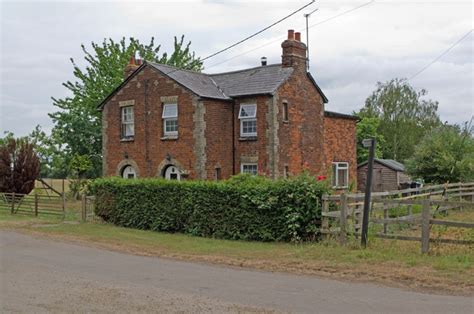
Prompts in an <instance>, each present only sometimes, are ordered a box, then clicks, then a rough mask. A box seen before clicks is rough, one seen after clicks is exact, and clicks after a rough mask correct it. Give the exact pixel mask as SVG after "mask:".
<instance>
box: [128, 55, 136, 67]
mask: <svg viewBox="0 0 474 314" xmlns="http://www.w3.org/2000/svg"><path fill="white" fill-rule="evenodd" d="M128 64H129V65H135V57H134V56H131V57H130V61H129V62H128Z"/></svg>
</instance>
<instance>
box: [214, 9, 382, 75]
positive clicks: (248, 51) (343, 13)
mask: <svg viewBox="0 0 474 314" xmlns="http://www.w3.org/2000/svg"><path fill="white" fill-rule="evenodd" d="M374 2H375V0H372V1H369V2H366V3H363V4H361V5H359V6H356V7H354V8H352V9H349V10H347V11H344V12H341V13H339V14H336V15H334V16H331V17H329V18H327V19H325V20H322V21H320V22H318V23H316V24H313V25H311V26H309V27H308V28H312V27H315V26H318V25H320V24H323V23H326V22H328V21H331V20H333V19H335V18H338V17H340V16H343V15H345V14H348V13H350V12H353V11H355V10H358V9H360V8H363V7H365V6H368V5H370V4H372V3H374ZM303 30H304V29H301V30H300V31H303ZM282 38H283V37H279V38H278V39H276V40H273V41H270V42H268V43H266V44H263V45H261V46H258V47H256V48H253V49H250V50H247V51H244V52H242V53H240V54H238V55H235V56H233V57H231V58H229V59H226V60H223V61H220V62H218V63H214V64H211V65H210V66H208V67H206V69H209V68H212V67H215V66H218V65H220V64H223V63H226V62H228V61H231V60H234V59H236V58H238V57H241V56H243V55H246V54H248V53H251V52H254V51H256V50H258V49H261V48H263V47H266V46H268V45H271V44H274V43H276V42H279V41H281V40H282ZM283 39H284V38H283Z"/></svg>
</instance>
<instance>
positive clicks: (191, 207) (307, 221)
mask: <svg viewBox="0 0 474 314" xmlns="http://www.w3.org/2000/svg"><path fill="white" fill-rule="evenodd" d="M91 191H92V192H93V193H94V194H95V195H96V209H95V210H96V214H97V215H98V216H100V217H102V218H103V219H104V220H105V221H108V222H111V223H114V224H116V225H119V226H125V227H132V228H138V229H151V230H155V231H166V232H183V233H187V234H192V235H198V236H204V237H214V238H222V239H242V240H261V241H300V240H308V239H312V238H314V236H315V235H316V232H317V227H318V224H319V223H320V217H321V205H320V198H321V196H322V194H323V193H325V192H327V187H326V186H325V184H324V183H321V182H317V181H316V180H315V179H314V178H313V177H310V176H309V175H306V174H303V175H301V176H298V177H294V178H291V179H288V180H278V181H272V180H269V179H264V178H254V177H248V176H237V177H236V178H233V179H231V180H230V181H219V182H208V181H183V182H177V181H165V180H162V179H137V180H126V179H121V178H107V179H97V180H95V181H94V182H93V183H92V186H91Z"/></svg>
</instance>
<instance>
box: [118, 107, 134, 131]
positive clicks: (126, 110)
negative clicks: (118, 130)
mask: <svg viewBox="0 0 474 314" xmlns="http://www.w3.org/2000/svg"><path fill="white" fill-rule="evenodd" d="M121 110H122V137H132V136H134V134H135V124H134V116H133V106H128V107H122V109H121Z"/></svg>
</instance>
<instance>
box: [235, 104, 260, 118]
mask: <svg viewBox="0 0 474 314" xmlns="http://www.w3.org/2000/svg"><path fill="white" fill-rule="evenodd" d="M256 116H257V105H240V111H239V119H242V118H255V117H256Z"/></svg>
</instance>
